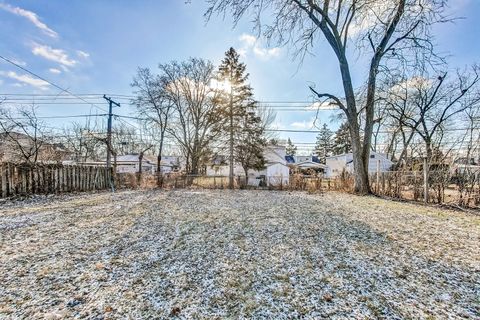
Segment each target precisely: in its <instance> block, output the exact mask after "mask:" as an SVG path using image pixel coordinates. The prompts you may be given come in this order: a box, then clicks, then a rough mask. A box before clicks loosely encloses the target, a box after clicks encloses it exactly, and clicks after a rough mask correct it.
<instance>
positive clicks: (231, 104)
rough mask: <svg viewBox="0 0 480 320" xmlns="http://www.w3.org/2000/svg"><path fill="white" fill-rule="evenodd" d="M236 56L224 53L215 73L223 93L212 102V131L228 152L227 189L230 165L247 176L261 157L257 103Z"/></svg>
mask: <svg viewBox="0 0 480 320" xmlns="http://www.w3.org/2000/svg"><path fill="white" fill-rule="evenodd" d="M239 57H240V56H239V54H238V53H237V52H236V51H235V49H233V48H230V49H229V50H228V51H227V52H226V53H225V58H224V59H223V60H222V62H221V64H220V66H219V68H218V74H217V81H218V82H219V83H220V84H224V90H223V93H221V94H219V96H218V97H217V99H216V102H217V103H219V104H220V106H221V108H219V114H218V115H217V116H219V117H220V118H221V119H222V121H220V122H219V124H218V126H217V128H216V130H219V131H220V132H221V133H223V135H224V136H225V138H226V139H225V140H226V142H227V143H226V144H227V146H228V147H227V149H228V153H229V157H228V160H229V161H228V163H229V166H230V174H229V178H230V179H229V187H230V188H233V166H234V162H235V161H238V162H239V163H240V164H241V165H242V167H243V169H244V171H245V175H246V176H248V169H260V165H261V166H262V167H263V164H264V162H265V160H264V158H263V147H264V146H265V140H264V138H263V135H264V129H263V126H262V123H261V119H260V117H258V116H257V115H256V113H257V112H256V110H257V104H256V102H255V101H254V99H253V90H252V88H251V87H250V85H249V84H248V83H247V80H248V73H246V66H245V64H244V63H242V62H240V61H239Z"/></svg>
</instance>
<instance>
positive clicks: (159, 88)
mask: <svg viewBox="0 0 480 320" xmlns="http://www.w3.org/2000/svg"><path fill="white" fill-rule="evenodd" d="M167 85H168V80H167V79H165V77H164V78H162V77H160V76H159V75H154V74H152V72H151V71H150V69H148V68H138V70H137V75H136V76H135V77H134V79H133V82H132V87H134V88H135V94H136V95H137V97H136V99H135V100H134V101H133V103H134V104H135V105H136V106H137V110H138V111H139V113H140V115H141V116H142V117H143V118H144V119H145V120H144V121H145V124H144V125H146V126H155V127H156V129H158V130H154V131H155V133H158V136H156V137H155V140H156V141H157V142H158V149H157V185H158V186H161V181H162V179H161V161H162V154H163V146H164V140H165V136H166V132H167V127H168V125H169V120H170V118H171V116H172V113H173V111H174V108H173V107H174V105H173V101H172V100H170V95H169V94H168V89H167V87H166V86H167Z"/></svg>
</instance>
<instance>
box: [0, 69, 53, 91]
mask: <svg viewBox="0 0 480 320" xmlns="http://www.w3.org/2000/svg"><path fill="white" fill-rule="evenodd" d="M0 75H3V76H4V77H7V78H10V79H14V80H17V81H20V82H21V83H25V84H28V85H31V86H32V87H35V88H38V89H40V90H47V89H48V87H49V86H50V84H49V83H48V82H46V81H43V80H41V79H37V78H34V77H32V76H30V75H28V74H17V73H16V72H14V71H8V72H4V71H0Z"/></svg>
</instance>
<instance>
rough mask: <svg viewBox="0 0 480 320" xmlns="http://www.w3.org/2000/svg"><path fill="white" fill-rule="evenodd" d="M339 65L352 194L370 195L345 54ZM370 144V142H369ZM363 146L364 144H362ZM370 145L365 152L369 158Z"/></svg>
mask: <svg viewBox="0 0 480 320" xmlns="http://www.w3.org/2000/svg"><path fill="white" fill-rule="evenodd" d="M338 59H339V63H340V72H341V75H342V82H343V89H344V92H345V99H346V103H347V110H346V115H347V119H348V124H349V129H350V138H351V140H352V156H353V171H354V172H353V175H354V180H355V182H354V192H355V193H358V194H368V193H370V186H369V181H368V159H367V162H365V158H364V156H365V152H364V150H363V145H362V141H361V139H360V126H359V123H358V116H357V105H356V100H355V92H354V90H353V84H352V78H351V75H350V68H349V65H348V60H347V58H346V56H345V52H344V51H343V53H342V54H339V55H338ZM369 142H370V141H369ZM364 145H365V144H364ZM369 152H370V145H368V150H367V151H366V154H367V157H369Z"/></svg>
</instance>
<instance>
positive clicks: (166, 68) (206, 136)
mask: <svg viewBox="0 0 480 320" xmlns="http://www.w3.org/2000/svg"><path fill="white" fill-rule="evenodd" d="M159 68H160V77H161V79H162V82H163V86H164V87H165V88H166V93H167V97H168V100H169V101H171V102H172V103H173V108H174V113H173V117H172V121H171V122H170V124H171V125H169V126H168V127H167V132H168V133H169V134H170V135H171V137H172V138H173V139H174V140H175V141H176V142H177V143H178V144H179V147H180V149H181V151H182V153H183V155H184V157H185V159H186V170H187V172H188V173H191V174H198V173H199V170H200V166H201V162H202V159H206V158H207V154H208V153H209V151H210V148H209V144H210V143H211V141H212V139H213V138H214V137H215V133H214V132H213V130H212V128H213V126H214V125H215V124H216V123H217V122H218V121H219V120H220V119H219V113H218V112H217V108H218V106H217V104H216V103H215V100H216V99H215V95H216V90H214V89H213V88H212V87H211V86H210V84H211V81H212V79H214V76H215V68H214V66H213V64H212V63H211V62H210V61H206V60H203V59H197V58H190V59H189V60H187V61H184V62H176V61H174V62H171V63H168V64H161V65H160V66H159Z"/></svg>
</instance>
